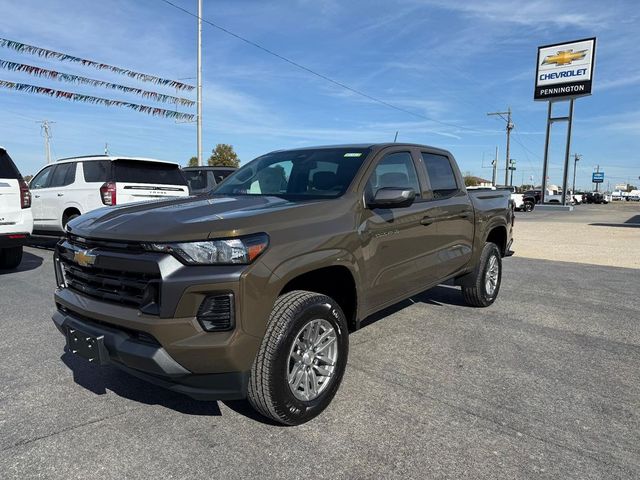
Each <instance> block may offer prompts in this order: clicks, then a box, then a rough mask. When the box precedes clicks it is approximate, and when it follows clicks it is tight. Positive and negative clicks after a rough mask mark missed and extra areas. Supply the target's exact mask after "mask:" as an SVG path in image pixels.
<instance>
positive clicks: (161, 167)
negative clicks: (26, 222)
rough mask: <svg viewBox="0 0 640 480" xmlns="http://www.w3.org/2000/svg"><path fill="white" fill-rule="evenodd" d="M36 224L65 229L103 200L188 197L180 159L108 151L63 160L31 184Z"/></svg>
mask: <svg viewBox="0 0 640 480" xmlns="http://www.w3.org/2000/svg"><path fill="white" fill-rule="evenodd" d="M29 186H30V187H31V193H32V195H33V222H34V225H33V228H34V230H36V231H42V232H48V233H52V232H56V233H59V232H63V231H64V228H65V226H66V225H67V223H68V222H69V220H71V219H73V218H75V217H77V216H79V215H82V214H83V213H87V212H90V211H91V210H95V209H96V208H100V207H104V206H105V205H108V206H112V205H122V204H125V203H132V202H141V201H145V200H153V199H158V198H164V197H186V196H188V195H189V186H188V184H187V180H186V179H185V177H184V175H183V174H182V171H181V170H180V166H179V165H178V164H177V163H172V162H165V161H162V160H154V159H149V158H133V157H110V156H106V155H99V156H90V157H74V158H65V159H63V160H59V161H57V162H56V163H54V164H51V165H47V166H46V167H44V168H42V169H41V170H40V171H39V172H38V173H37V174H36V175H35V176H34V177H33V179H32V180H31V183H30V184H29Z"/></svg>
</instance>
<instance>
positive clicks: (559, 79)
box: [533, 38, 596, 100]
mask: <svg viewBox="0 0 640 480" xmlns="http://www.w3.org/2000/svg"><path fill="white" fill-rule="evenodd" d="M595 56H596V39H595V38H587V39H584V40H576V41H574V42H569V43H558V44H554V45H545V46H543V47H538V64H537V66H536V88H535V93H534V96H533V98H534V99H535V100H560V99H568V98H575V97H580V96H583V95H591V82H592V80H593V66H594V64H595Z"/></svg>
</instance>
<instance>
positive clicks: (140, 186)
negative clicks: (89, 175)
mask: <svg viewBox="0 0 640 480" xmlns="http://www.w3.org/2000/svg"><path fill="white" fill-rule="evenodd" d="M116 192H117V199H118V205H120V204H123V203H131V202H142V201H144V200H152V199H158V198H165V197H186V196H188V195H189V189H188V187H187V186H185V185H149V184H145V183H122V182H116Z"/></svg>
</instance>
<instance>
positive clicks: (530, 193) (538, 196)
mask: <svg viewBox="0 0 640 480" xmlns="http://www.w3.org/2000/svg"><path fill="white" fill-rule="evenodd" d="M522 195H524V196H525V197H530V198H533V199H534V200H535V204H536V205H537V204H539V203H540V202H541V201H542V190H527V191H525V192H523V193H522Z"/></svg>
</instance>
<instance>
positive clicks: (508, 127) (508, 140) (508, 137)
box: [487, 107, 514, 185]
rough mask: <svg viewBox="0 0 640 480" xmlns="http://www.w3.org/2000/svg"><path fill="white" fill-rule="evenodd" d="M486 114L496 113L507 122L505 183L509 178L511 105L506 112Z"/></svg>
mask: <svg viewBox="0 0 640 480" xmlns="http://www.w3.org/2000/svg"><path fill="white" fill-rule="evenodd" d="M487 115H489V116H491V115H497V116H499V117H500V118H501V119H503V120H504V121H506V122H507V153H506V157H505V168H504V184H505V185H506V184H507V181H508V180H509V160H510V158H509V143H510V140H511V130H513V127H514V125H513V122H512V121H511V107H509V108H507V111H506V112H492V113H487ZM505 115H506V117H505Z"/></svg>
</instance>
